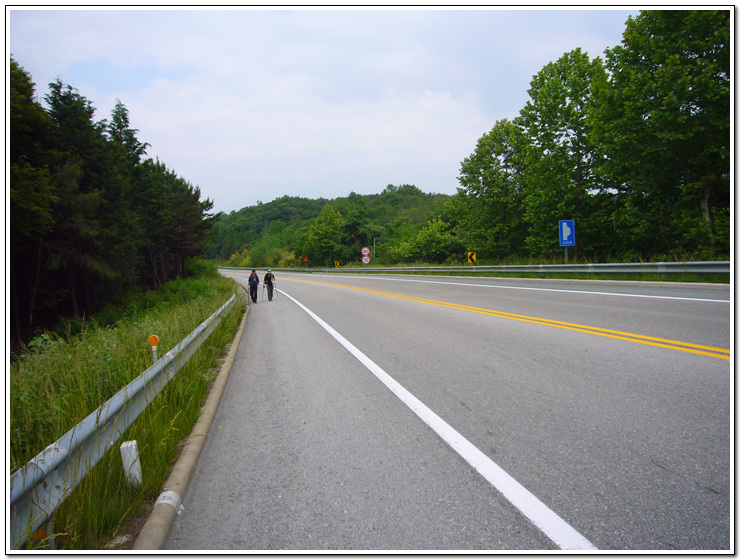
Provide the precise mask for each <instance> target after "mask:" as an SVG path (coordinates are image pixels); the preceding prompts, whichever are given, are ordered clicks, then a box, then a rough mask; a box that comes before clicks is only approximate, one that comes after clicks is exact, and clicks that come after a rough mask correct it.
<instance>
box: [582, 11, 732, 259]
mask: <svg viewBox="0 0 740 560" xmlns="http://www.w3.org/2000/svg"><path fill="white" fill-rule="evenodd" d="M606 65H607V68H608V69H609V70H610V72H611V79H610V80H609V81H608V82H604V83H602V84H601V86H600V88H599V91H598V96H599V98H600V103H599V104H598V106H597V107H596V110H595V111H594V114H593V124H594V132H595V136H596V138H597V140H598V141H599V142H600V143H601V144H602V145H603V148H604V151H605V153H607V154H608V156H609V157H608V158H607V159H605V160H604V161H603V162H602V170H603V173H604V174H606V175H608V176H610V177H612V178H613V180H614V181H616V182H618V183H619V185H620V199H621V204H620V209H619V218H620V219H619V224H620V226H621V227H620V230H621V231H620V235H621V236H623V237H624V238H626V239H628V240H629V243H630V245H633V246H640V247H642V248H644V250H645V252H669V251H675V250H686V251H691V252H698V253H699V254H706V255H722V254H729V238H730V236H729V233H730V230H729V228H728V227H727V226H728V222H727V220H726V216H727V214H728V212H729V201H730V151H729V142H730V103H731V99H730V12H729V11H728V10H656V11H652V10H649V11H643V12H641V13H640V15H639V16H637V17H635V18H630V19H629V20H628V22H627V28H626V30H625V32H624V39H623V41H622V43H621V45H618V46H616V47H614V48H612V49H609V50H607V53H606ZM718 217H719V219H718Z"/></svg>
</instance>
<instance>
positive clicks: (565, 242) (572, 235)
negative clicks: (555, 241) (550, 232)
mask: <svg viewBox="0 0 740 560" xmlns="http://www.w3.org/2000/svg"><path fill="white" fill-rule="evenodd" d="M575 244H576V224H575V221H574V220H560V246H561V247H565V264H568V247H574V246H575Z"/></svg>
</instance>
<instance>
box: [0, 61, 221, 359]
mask: <svg viewBox="0 0 740 560" xmlns="http://www.w3.org/2000/svg"><path fill="white" fill-rule="evenodd" d="M10 78H11V79H10V145H11V150H10V155H11V157H10V195H11V196H10V209H11V216H10V217H11V219H10V223H11V228H10V256H11V258H10V291H11V302H12V305H11V310H10V311H11V312H10V325H11V329H10V339H11V343H12V346H13V348H14V350H18V349H19V348H22V346H23V344H24V343H25V342H27V341H28V340H29V338H30V336H31V334H32V333H33V332H34V331H36V330H37V329H39V328H42V329H43V328H49V327H51V326H52V325H54V324H55V323H57V322H58V321H59V320H60V319H61V318H63V317H72V318H75V319H78V318H81V317H84V316H89V315H90V314H91V313H94V312H96V311H98V310H100V309H102V308H103V307H105V306H106V305H108V304H109V303H111V302H115V301H118V300H121V299H123V298H125V297H126V296H127V294H128V293H130V292H133V291H136V290H138V289H140V288H141V287H143V286H149V287H156V286H159V285H162V284H164V283H166V282H167V281H168V280H170V279H172V278H175V277H182V276H185V275H186V274H187V268H186V260H187V259H190V258H192V257H196V256H199V255H201V254H202V253H203V252H204V250H205V249H206V247H207V246H208V243H209V232H210V228H211V218H212V216H211V215H210V214H209V211H210V209H211V208H212V206H213V203H212V202H211V201H210V200H205V201H203V200H201V199H200V189H199V188H198V187H195V186H193V185H191V184H190V183H188V182H187V181H185V180H184V179H182V178H180V177H178V176H177V175H176V174H175V173H174V172H173V171H171V170H168V169H167V168H166V166H165V165H164V164H162V163H160V162H159V161H157V162H154V161H152V160H151V159H147V160H144V161H142V157H143V156H144V154H145V151H146V148H147V144H146V143H142V142H140V141H139V140H138V139H137V132H138V131H136V130H135V129H132V128H131V127H130V124H129V114H128V110H127V109H126V107H125V106H124V105H123V104H122V103H121V102H120V101H117V102H116V105H115V108H114V110H113V112H112V115H111V122H110V123H108V122H107V121H105V120H103V121H99V122H96V121H95V120H94V114H95V108H94V107H93V105H92V103H91V102H90V101H89V100H87V99H86V98H85V97H83V96H82V95H81V94H80V92H79V91H77V90H76V89H75V88H73V87H72V86H69V85H65V84H64V83H62V81H61V80H59V79H57V80H56V81H55V82H53V83H51V84H49V89H50V91H49V94H48V95H46V96H45V101H46V103H47V105H48V109H44V108H43V107H42V106H41V105H40V104H39V103H38V102H37V101H36V99H35V97H36V96H35V84H34V83H33V82H32V81H31V77H30V75H29V74H28V73H27V72H26V71H25V70H23V68H21V67H20V65H19V64H18V63H17V62H16V61H15V60H14V59H12V58H11V60H10Z"/></svg>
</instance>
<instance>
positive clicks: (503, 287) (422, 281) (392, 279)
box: [314, 274, 730, 303]
mask: <svg viewBox="0 0 740 560" xmlns="http://www.w3.org/2000/svg"><path fill="white" fill-rule="evenodd" d="M314 276H319V275H318V274H315V275H314ZM322 276H327V277H331V275H329V274H325V275H322ZM348 276H349V275H348ZM334 277H336V275H334ZM383 280H389V281H391V282H417V283H419V284H446V285H449V286H472V287H475V288H498V289H501V290H531V291H535V292H562V293H569V294H589V295H597V296H616V297H634V298H648V299H673V300H680V301H705V302H711V303H730V300H729V299H706V298H689V297H678V296H654V295H648V294H623V293H619V292H595V291H588V290H559V289H557V288H531V287H526V286H501V285H498V284H471V283H469V282H448V281H440V280H416V279H411V278H388V277H387V276H384V277H383Z"/></svg>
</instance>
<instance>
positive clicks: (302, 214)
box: [206, 185, 450, 267]
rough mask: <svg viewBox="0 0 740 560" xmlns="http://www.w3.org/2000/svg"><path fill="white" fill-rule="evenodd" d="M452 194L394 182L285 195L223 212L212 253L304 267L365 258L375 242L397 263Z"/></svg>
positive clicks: (379, 252) (380, 253)
mask: <svg viewBox="0 0 740 560" xmlns="http://www.w3.org/2000/svg"><path fill="white" fill-rule="evenodd" d="M449 199H450V196H449V195H443V194H428V193H424V192H422V191H421V190H420V189H419V188H417V187H415V186H414V185H401V186H395V185H388V186H387V187H386V188H385V189H384V190H383V192H382V193H380V194H374V195H359V194H357V193H354V192H352V193H350V194H349V196H347V197H342V198H336V199H333V200H327V199H324V198H319V199H307V198H299V197H289V196H283V197H281V198H278V199H275V200H273V201H272V202H268V203H259V204H257V205H255V206H248V207H246V208H242V209H241V210H238V211H235V212H231V213H230V214H224V215H221V216H220V217H219V218H218V219H217V220H216V222H215V224H214V227H213V233H212V237H213V242H212V244H211V246H210V248H209V249H208V252H207V255H206V256H207V257H209V258H214V259H218V260H221V261H222V262H223V261H228V263H229V264H231V265H233V266H255V267H264V266H281V265H282V266H299V265H301V264H302V263H303V259H304V258H305V257H308V259H309V262H310V263H311V265H312V266H313V265H315V266H333V265H334V263H335V262H339V263H340V264H347V263H353V262H360V259H361V249H362V247H364V246H368V247H372V246H373V245H374V246H375V249H376V250H375V257H376V258H377V261H376V262H378V263H390V262H397V261H398V259H399V255H398V247H399V246H401V245H402V244H403V243H404V242H405V241H408V239H410V238H413V237H414V236H416V235H417V234H418V232H419V231H420V230H422V229H423V228H424V227H425V225H426V224H427V223H428V222H429V221H430V220H432V219H434V218H435V217H436V216H437V215H438V214H439V213H440V212H441V209H442V206H443V204H444V203H445V202H447V201H448V200H449Z"/></svg>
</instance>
